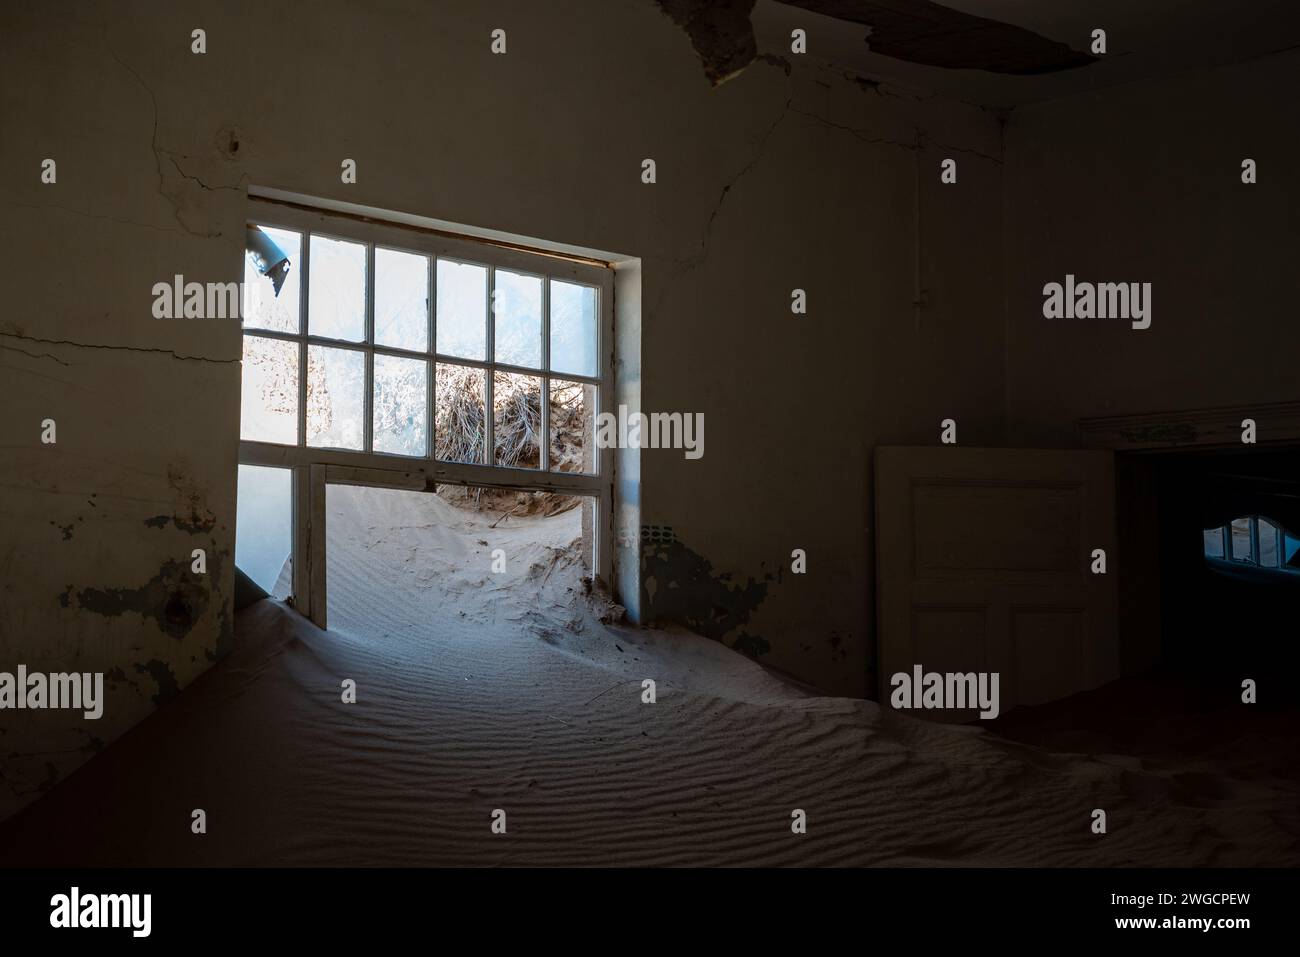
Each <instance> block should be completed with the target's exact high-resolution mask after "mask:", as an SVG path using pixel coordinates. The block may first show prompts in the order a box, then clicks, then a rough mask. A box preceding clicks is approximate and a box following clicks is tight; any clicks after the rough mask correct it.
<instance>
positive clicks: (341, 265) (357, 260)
mask: <svg viewBox="0 0 1300 957" xmlns="http://www.w3.org/2000/svg"><path fill="white" fill-rule="evenodd" d="M308 273H309V274H310V278H309V279H308V285H309V286H310V289H309V295H308V297H307V331H308V332H310V333H311V334H312V335H313V336H325V337H327V338H330V339H345V340H347V341H348V342H361V341H362V340H363V339H365V337H366V247H365V245H364V244H362V243H349V242H344V241H343V240H341V239H327V238H326V237H324V236H312V238H311V264H310V266H309V268H308Z"/></svg>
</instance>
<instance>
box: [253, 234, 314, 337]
mask: <svg viewBox="0 0 1300 957" xmlns="http://www.w3.org/2000/svg"><path fill="white" fill-rule="evenodd" d="M253 228H255V229H259V230H261V232H262V233H263V234H265V236H266V237H267V238H268V239H270V240H271V242H272V243H274V244H275V245H276V246H278V247H279V249H280V252H282V253H284V255H285V256H287V257H288V258H289V272H288V275H286V276H285V280H284V283H283V284H282V285H281V286H280V294H279V295H278V296H277V295H276V294H275V284H274V283H273V282H272V281H271V280H270V278H268V277H267V276H263V275H262V274H261V273H260V272H258V267H257V265H256V263H254V261H253V257H252V256H251V255H249V254H248V253H247V252H245V254H244V301H243V304H242V309H243V316H244V327H245V328H256V329H270V330H272V331H274V332H297V331H298V302H299V298H300V297H301V295H302V283H301V282H300V281H299V279H298V274H299V271H300V266H301V258H300V256H299V253H300V252H301V250H302V237H301V236H300V235H299V234H298V233H294V232H290V231H289V230H287V229H272V228H271V227H270V226H256V227H253ZM258 252H259V253H266V256H265V258H264V259H263V262H264V263H265V265H266V266H268V267H270V266H274V265H275V263H272V262H268V261H267V260H269V259H271V258H273V257H274V256H275V253H274V252H273V251H271V250H270V249H269V248H267V247H263V248H262V249H259V250H258Z"/></svg>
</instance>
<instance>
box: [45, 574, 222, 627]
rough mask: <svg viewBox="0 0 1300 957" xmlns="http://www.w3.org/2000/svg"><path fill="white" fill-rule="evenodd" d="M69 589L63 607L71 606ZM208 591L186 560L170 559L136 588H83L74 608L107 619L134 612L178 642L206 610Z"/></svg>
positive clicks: (64, 596) (79, 592)
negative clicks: (194, 575) (194, 576)
mask: <svg viewBox="0 0 1300 957" xmlns="http://www.w3.org/2000/svg"><path fill="white" fill-rule="evenodd" d="M71 590H72V586H69V590H68V592H65V593H64V594H63V595H61V596H60V597H59V603H60V604H61V605H63V607H64V608H68V607H70V603H69V601H68V597H69V594H70V593H71ZM209 592H210V590H209V588H208V586H207V585H206V584H204V583H200V582H197V581H195V580H194V578H193V576H192V575H191V574H190V565H189V562H188V561H175V560H173V561H169V562H166V563H165V564H164V565H163V567H162V570H161V571H159V573H158V574H157V575H155V576H154V577H153V578H152V579H151V580H150V581H149V582H147V583H146V584H144V585H141V586H140V587H138V588H82V589H81V590H79V591H78V592H77V593H76V601H77V605H76V607H78V608H81V609H84V610H86V611H89V612H93V613H94V614H97V615H106V616H109V617H112V616H116V615H122V614H126V613H127V612H134V613H135V614H138V615H140V616H141V617H143V618H145V619H149V620H152V621H155V622H156V623H157V624H158V627H159V628H160V629H161V630H162V631H163V633H164V634H167V635H170V636H171V637H172V638H175V639H176V640H178V641H179V640H180V639H182V638H184V637H185V636H186V635H188V634H189V633H190V629H192V628H193V627H194V625H195V623H196V622H197V621H198V620H199V618H201V617H202V616H203V613H204V612H205V611H206V610H207V607H208V601H209V600H210V593H209Z"/></svg>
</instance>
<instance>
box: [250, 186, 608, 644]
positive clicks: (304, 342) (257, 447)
mask: <svg viewBox="0 0 1300 957" xmlns="http://www.w3.org/2000/svg"><path fill="white" fill-rule="evenodd" d="M247 222H248V223H249V224H250V225H260V226H269V227H272V228H278V229H287V230H293V231H294V232H297V233H298V234H299V235H300V236H301V242H302V245H301V247H300V250H301V252H300V254H299V259H300V261H299V262H295V263H291V268H293V269H298V270H299V273H300V280H299V288H300V294H299V303H298V310H299V312H298V329H297V330H296V331H295V332H291V333H286V332H278V331H275V330H267V329H258V328H254V327H251V326H250V327H243V328H241V335H251V336H259V337H263V338H268V339H279V340H281V341H292V342H296V343H298V349H299V351H298V363H299V366H298V412H297V415H298V426H297V428H298V441H297V444H296V445H282V444H278V443H272V442H259V441H251V440H246V439H241V440H240V443H239V463H240V464H241V465H258V466H271V467H276V468H287V469H291V470H292V473H293V543H292V555H293V601H294V606H295V607H296V608H297V609H298V610H299V611H300V612H301V613H302V614H304V615H306V616H307V617H309V618H311V620H312V621H313V622H315V623H316V625H317V626H319V627H321V628H325V627H327V626H328V620H327V614H326V608H327V596H326V575H325V567H326V565H325V541H326V534H325V520H326V510H325V494H326V486H327V485H332V484H338V485H365V486H371V487H378V488H397V489H414V490H419V491H425V492H434V491H436V490H437V487H438V486H439V485H474V486H486V487H490V488H500V489H512V490H519V491H544V492H554V493H557V494H563V495H574V496H581V497H585V498H591V499H592V500H593V501H594V504H595V514H594V516H593V521H592V532H593V536H592V537H593V539H594V541H593V543H592V545H593V551H594V555H593V557H592V562H593V570H594V572H595V573H596V574H598V575H600V576H601V577H602V578H603V579H604V580H605V581H610V580H611V578H612V575H611V572H612V567H613V554H614V552H613V514H614V508H613V504H614V456H613V450H611V449H607V448H600V447H598V446H595V437H596V428H595V426H596V416H597V415H598V414H599V413H600V412H601V411H604V410H608V409H610V408H612V405H613V401H614V355H613V344H614V270H613V268H612V265H611V264H610V263H605V262H601V261H599V260H594V259H588V258H585V257H579V256H570V255H565V254H560V253H552V252H548V251H546V250H543V249H532V248H527V247H525V246H523V245H519V244H513V243H502V242H495V241H491V240H483V239H477V238H474V237H468V236H458V235H455V234H452V233H449V232H446V231H443V230H436V229H426V228H422V227H417V226H407V225H402V224H398V223H391V222H384V221H380V220H376V219H373V218H370V217H362V216H356V215H350V214H343V213H334V212H323V211H317V210H313V209H309V208H305V207H302V206H300V205H297V204H294V203H285V202H280V201H276V200H268V199H259V198H251V199H250V202H249V211H248V216H247ZM312 234H317V235H320V236H323V237H328V238H331V239H340V240H345V241H348V242H358V243H364V244H365V245H366V323H365V327H366V336H365V341H364V342H360V343H357V342H347V341H343V340H335V339H329V338H325V337H321V336H313V335H309V334H308V327H307V316H308V312H307V310H308V308H309V302H308V300H309V298H310V269H311V261H310V260H311V257H310V244H311V236H312ZM376 247H383V248H386V249H393V250H398V251H402V252H412V253H418V254H420V255H425V256H428V257H429V258H430V265H429V270H428V272H429V278H428V282H429V294H428V300H429V317H428V323H429V328H428V348H427V350H426V351H425V352H413V351H410V350H405V349H399V348H393V347H389V346H377V345H376V344H375V342H374V328H375V323H374V298H375V297H374V286H375V248H376ZM438 258H443V259H450V260H457V261H460V262H470V263H475V264H477V265H483V266H487V267H488V308H487V310H486V313H487V315H486V316H485V318H484V322H485V324H486V339H485V359H484V360H475V359H464V358H462V357H460V356H442V355H439V354H437V352H436V348H437V336H436V333H437V316H436V312H437V271H438V270H437V260H438ZM241 262H242V260H241ZM498 268H501V269H508V270H510V271H512V272H520V273H526V274H530V275H534V276H542V277H544V278H546V279H559V280H563V281H568V282H575V283H580V284H582V285H586V286H593V287H595V288H596V290H597V293H596V296H597V316H598V322H597V329H596V336H597V347H596V355H597V358H598V362H597V370H596V375H595V376H582V375H573V374H569V373H560V372H555V373H553V372H551V371H550V370H549V369H548V368H547V367H548V366H549V364H550V284H549V283H547V282H543V283H542V368H541V369H529V368H524V367H520V366H514V365H507V364H504V363H497V362H494V361H493V359H494V351H493V350H494V342H493V334H494V328H493V326H494V323H493V322H492V309H491V303H492V292H493V290H494V288H495V281H496V270H497V269H498ZM309 345H321V346H329V347H338V348H347V349H353V350H358V351H362V352H363V353H364V354H365V357H366V359H365V386H366V393H365V412H364V415H365V442H364V444H365V446H366V448H367V449H370V448H371V446H372V438H373V437H372V431H373V409H372V403H373V394H374V357H375V355H376V354H380V355H393V356H401V357H405V358H417V359H422V360H424V361H425V362H427V363H428V378H427V387H426V405H425V409H426V417H427V424H426V434H427V439H428V453H427V455H425V456H423V457H421V456H411V455H400V454H392V453H386V452H374V451H358V450H354V449H336V448H318V447H314V446H309V445H307V444H306V442H307V434H306V405H307V402H306V395H305V393H306V390H307V371H306V370H307V347H308V346H309ZM437 362H446V363H452V364H457V365H462V366H470V367H474V368H480V369H483V370H484V390H485V395H484V401H485V409H486V412H487V414H486V416H485V418H486V422H485V425H486V429H487V435H486V437H485V446H486V448H485V450H484V457H485V460H486V461H487V462H490V461H491V459H492V456H493V453H494V445H495V439H494V436H493V428H494V422H493V419H494V416H493V415H492V411H491V410H492V390H493V381H492V379H493V376H492V372H493V371H501V372H514V373H521V374H524V375H529V376H534V377H538V378H540V379H541V380H542V387H541V388H542V394H541V436H540V439H541V467H540V468H537V469H526V468H514V467H506V466H499V465H492V464H476V463H464V462H443V461H440V460H438V459H436V458H435V457H434V456H435V454H436V449H437V440H436V435H435V425H436V421H435V418H436V417H435V415H434V412H435V405H436V389H435V385H436V378H435V376H436V367H435V363H437ZM553 379H558V380H562V381H566V382H581V383H587V384H590V385H594V386H595V387H596V408H595V409H593V410H592V433H591V437H590V438H591V441H592V444H593V446H594V447H593V450H592V461H593V467H594V469H595V474H584V473H577V472H555V471H550V470H549V468H550V398H551V381H552V380H553ZM241 419H242V404H241Z"/></svg>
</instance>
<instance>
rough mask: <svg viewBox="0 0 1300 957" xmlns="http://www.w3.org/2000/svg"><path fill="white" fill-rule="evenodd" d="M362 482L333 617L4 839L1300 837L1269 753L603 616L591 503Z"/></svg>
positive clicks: (291, 626)
mask: <svg viewBox="0 0 1300 957" xmlns="http://www.w3.org/2000/svg"><path fill="white" fill-rule="evenodd" d="M345 491H346V494H343V495H335V494H334V493H333V491H332V492H331V500H330V508H329V512H330V530H329V531H330V540H329V545H330V551H331V557H332V558H331V570H330V571H331V581H330V586H331V615H332V619H331V630H330V631H329V632H322V631H320V630H318V629H317V628H315V627H314V626H312V625H311V624H310V623H309V622H307V621H304V620H303V619H302V618H300V617H299V616H298V615H296V614H295V613H294V612H293V611H292V609H290V608H287V607H285V606H284V605H282V604H280V603H278V602H275V601H272V600H265V601H261V602H258V603H257V604H255V605H253V606H251V607H249V608H248V609H246V610H245V611H243V612H241V613H240V617H239V629H238V631H239V639H238V642H237V647H236V649H235V651H234V652H233V653H232V654H231V655H230V657H229V658H227V659H226V660H224V661H223V662H221V663H220V664H218V665H217V666H216V667H214V668H213V669H212V670H211V671H210V672H209V673H208V674H206V675H205V676H203V677H202V678H201V679H199V680H198V681H197V682H196V683H195V684H194V685H193V686H191V687H190V688H189V689H187V690H186V691H185V692H184V693H183V694H181V695H180V696H179V697H178V698H176V699H175V700H174V701H172V702H171V703H169V704H167V705H166V706H164V707H163V708H161V709H160V710H159V711H158V712H157V713H156V714H155V715H154V716H152V717H151V718H150V719H148V720H147V721H145V722H144V723H143V724H142V725H140V726H139V727H137V728H136V729H135V730H134V731H132V732H131V733H129V734H128V735H127V736H126V737H124V738H123V739H121V740H120V741H119V742H117V743H115V744H113V745H112V746H111V747H109V748H108V749H106V750H105V751H104V753H102V754H100V755H99V756H97V757H96V758H94V759H93V760H91V761H90V762H89V763H88V764H87V765H86V766H85V767H84V768H83V769H81V770H80V771H78V772H77V773H76V774H74V775H72V776H71V777H70V778H69V779H68V780H67V781H65V782H64V783H62V784H60V785H59V786H57V787H55V788H54V789H53V790H52V791H51V792H50V793H49V794H48V795H47V796H46V797H44V798H43V799H42V800H40V801H39V802H37V803H36V804H35V805H33V806H32V807H31V808H29V809H28V810H27V811H25V812H24V813H22V814H21V815H19V816H18V817H17V818H15V819H14V820H12V821H10V822H8V823H7V824H6V825H4V826H3V827H0V862H3V863H19V862H30V863H46V864H50V863H74V864H182V865H183V864H194V865H214V864H222V865H225V864H230V865H234V864H254V865H255V864H324V865H351V864H355V865H372V864H373V865H379V864H394V865H478V864H488V865H588V864H620V865H853V864H881V865H926V864H962V865H974V864H980V865H1110V864H1120V865H1122V864H1144V865H1151V864H1168V865H1201V864H1220V865H1228V864H1247V865H1248V864H1262V863H1272V864H1290V863H1294V860H1295V850H1294V848H1295V845H1296V835H1297V833H1300V820H1298V818H1300V810H1298V808H1300V802H1297V801H1296V794H1295V790H1294V787H1293V785H1292V784H1290V783H1288V782H1285V781H1281V780H1276V779H1272V778H1269V777H1267V776H1265V777H1261V776H1259V775H1253V776H1252V775H1250V774H1249V773H1247V772H1246V771H1245V770H1242V769H1244V768H1246V767H1247V766H1248V764H1249V756H1245V757H1243V759H1242V768H1238V769H1233V768H1227V767H1225V768H1223V769H1221V771H1220V773H1215V774H1211V775H1202V776H1199V777H1196V776H1190V777H1189V776H1187V775H1180V774H1179V771H1178V769H1177V768H1162V770H1160V771H1151V770H1145V769H1144V768H1143V763H1142V762H1141V761H1138V760H1132V761H1117V760H1115V759H1110V758H1102V759H1094V758H1092V757H1089V756H1085V755H1079V754H1067V753H1051V752H1049V751H1046V750H1042V749H1039V748H1035V747H1030V746H1027V745H1021V744H1016V743H1013V742H1010V741H1007V740H1004V739H1001V738H999V737H996V736H994V735H992V734H989V733H987V732H985V731H984V730H983V729H981V728H979V727H978V726H975V727H949V726H941V725H937V724H931V723H926V722H922V721H918V720H914V719H912V718H909V717H906V716H904V715H900V714H896V713H893V712H888V711H882V710H881V709H880V708H878V707H877V706H876V705H875V704H873V703H871V702H866V701H858V700H850V699H843V698H823V697H815V696H811V695H809V694H807V693H805V692H804V691H801V690H799V689H796V688H792V687H790V686H788V685H787V684H785V683H784V682H782V681H781V680H779V679H778V678H776V677H774V676H773V675H771V674H769V673H768V672H766V671H764V670H763V669H762V668H761V667H760V666H758V665H757V664H755V663H754V662H752V661H750V660H748V659H746V658H744V657H743V656H741V655H739V654H736V653H735V652H733V651H731V650H729V649H727V648H725V647H723V646H721V645H720V644H718V643H716V642H712V641H708V640H705V639H702V638H699V637H698V636H694V635H691V634H687V633H680V632H673V631H665V630H648V629H637V628H631V627H626V626H620V625H617V624H606V623H603V622H602V621H601V620H600V618H601V617H602V616H604V617H608V612H609V610H610V609H609V608H608V606H607V605H603V604H602V603H601V602H599V601H594V600H593V599H592V598H591V596H589V595H587V594H585V593H584V589H583V588H582V586H581V584H580V582H579V581H578V580H577V574H576V549H575V546H574V545H573V544H572V543H573V540H574V538H575V537H576V536H577V531H578V513H577V511H572V512H565V513H563V514H560V515H556V516H553V517H550V518H525V519H517V518H511V519H508V520H506V521H504V522H501V523H500V524H499V525H498V527H497V528H495V529H493V528H490V527H489V525H490V522H491V521H493V520H495V518H496V517H497V516H496V515H494V514H486V515H478V516H476V515H474V514H472V513H469V512H466V511H465V510H463V509H458V508H456V507H454V506H452V505H450V504H448V503H445V502H442V501H440V500H439V499H437V498H436V497H434V496H427V495H419V494H416V493H382V492H377V491H374V490H345ZM496 547H501V548H503V549H504V550H505V552H506V554H507V555H508V564H507V571H506V572H505V573H504V574H501V575H493V574H491V573H490V572H488V569H489V567H490V556H491V549H492V548H496ZM645 678H652V679H654V680H655V681H656V682H657V697H658V700H657V702H656V703H655V704H643V703H642V700H641V693H642V689H641V682H642V680H643V679H645ZM345 679H352V680H354V681H355V682H356V684H357V701H356V703H355V704H351V705H345V704H343V703H342V702H341V700H340V688H341V683H342V682H343V681H344V680H345ZM1098 807H1100V808H1104V809H1106V811H1107V814H1108V818H1109V833H1108V834H1106V835H1105V836H1096V835H1093V834H1091V833H1090V831H1089V823H1090V813H1091V811H1092V809H1093V808H1098ZM195 808H202V809H204V810H205V811H206V813H207V822H208V833H207V834H206V835H203V836H196V835H194V834H192V833H191V830H190V821H191V811H192V810H193V809H195ZM498 808H500V809H504V810H505V811H506V814H507V833H506V834H505V835H494V834H492V833H491V831H490V828H489V825H490V822H491V814H492V812H493V810H494V809H498ZM796 808H798V809H803V810H804V811H805V812H806V813H807V821H808V832H807V834H805V835H795V834H793V833H791V828H790V822H791V812H792V810H794V809H796Z"/></svg>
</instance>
